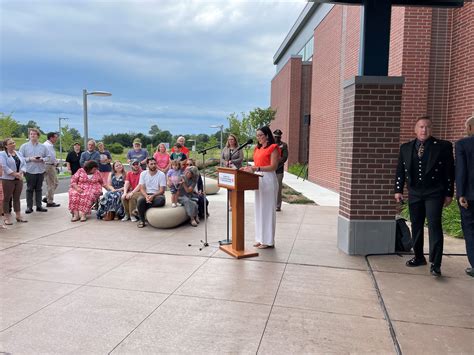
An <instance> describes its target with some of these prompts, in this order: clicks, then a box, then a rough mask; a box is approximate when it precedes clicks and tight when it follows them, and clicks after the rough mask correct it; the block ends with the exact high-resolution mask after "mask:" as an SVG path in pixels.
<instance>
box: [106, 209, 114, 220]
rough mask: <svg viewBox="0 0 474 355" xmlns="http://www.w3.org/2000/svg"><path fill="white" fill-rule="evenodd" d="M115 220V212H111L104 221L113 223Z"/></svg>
mask: <svg viewBox="0 0 474 355" xmlns="http://www.w3.org/2000/svg"><path fill="white" fill-rule="evenodd" d="M114 218H115V212H113V211H109V212H107V213H106V214H105V216H104V218H103V220H104V221H113V220H114Z"/></svg>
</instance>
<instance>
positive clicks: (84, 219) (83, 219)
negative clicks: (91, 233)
mask: <svg viewBox="0 0 474 355" xmlns="http://www.w3.org/2000/svg"><path fill="white" fill-rule="evenodd" d="M79 220H80V221H81V222H85V221H87V217H86V216H84V217H81V218H80V219H79Z"/></svg>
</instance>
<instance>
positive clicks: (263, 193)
mask: <svg viewBox="0 0 474 355" xmlns="http://www.w3.org/2000/svg"><path fill="white" fill-rule="evenodd" d="M257 142H258V143H257V146H256V147H255V150H254V153H253V161H254V165H253V166H247V167H245V168H243V169H244V170H245V171H247V172H251V173H254V172H257V173H259V174H261V175H262V176H263V177H262V178H261V179H260V182H259V187H258V190H256V191H255V241H256V243H255V244H254V247H257V248H259V249H266V248H273V247H274V246H275V226H276V201H277V193H278V180H277V177H276V174H275V171H276V169H277V167H278V160H279V159H280V152H279V148H278V146H277V145H276V144H275V139H274V138H273V134H272V131H271V130H270V128H268V126H264V127H262V128H259V129H258V130H257Z"/></svg>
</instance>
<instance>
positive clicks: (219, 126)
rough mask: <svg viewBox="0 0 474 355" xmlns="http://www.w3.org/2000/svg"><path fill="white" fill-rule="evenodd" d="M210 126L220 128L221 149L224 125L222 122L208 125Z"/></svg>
mask: <svg viewBox="0 0 474 355" xmlns="http://www.w3.org/2000/svg"><path fill="white" fill-rule="evenodd" d="M209 127H211V128H220V129H221V150H222V134H223V132H224V125H223V124H220V125H218V124H213V125H212V126H209Z"/></svg>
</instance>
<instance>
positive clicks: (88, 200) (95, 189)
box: [69, 168, 103, 214]
mask: <svg viewBox="0 0 474 355" xmlns="http://www.w3.org/2000/svg"><path fill="white" fill-rule="evenodd" d="M73 184H76V185H77V186H78V187H79V188H81V189H82V191H83V192H82V193H79V192H77V191H76V190H75V189H74V188H72V187H70V188H69V210H70V211H71V212H72V211H79V212H83V213H85V214H89V213H90V212H91V208H92V205H93V204H94V202H95V201H96V200H97V199H98V198H99V196H100V194H101V193H102V185H103V180H102V176H101V175H100V173H99V171H96V172H95V173H94V174H90V175H87V173H86V171H85V170H84V169H83V168H81V169H79V170H78V171H77V172H76V173H75V174H74V175H73V176H72V178H71V185H73Z"/></svg>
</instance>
